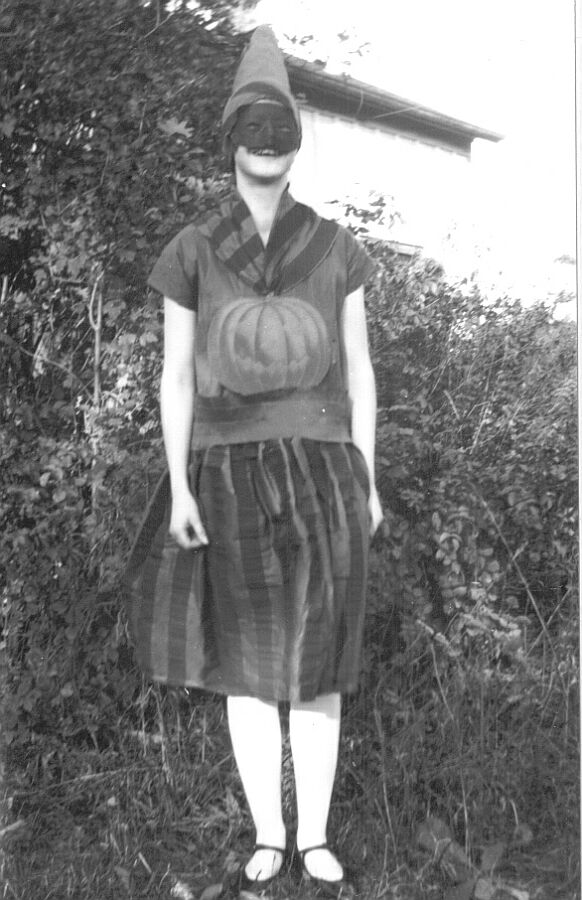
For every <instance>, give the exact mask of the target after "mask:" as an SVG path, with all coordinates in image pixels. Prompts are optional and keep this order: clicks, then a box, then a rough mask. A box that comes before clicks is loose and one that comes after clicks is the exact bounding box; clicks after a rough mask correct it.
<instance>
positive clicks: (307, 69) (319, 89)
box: [286, 56, 503, 145]
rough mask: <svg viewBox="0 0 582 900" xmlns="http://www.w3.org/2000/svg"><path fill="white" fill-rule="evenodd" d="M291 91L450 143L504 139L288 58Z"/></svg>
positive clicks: (425, 107) (387, 93)
mask: <svg viewBox="0 0 582 900" xmlns="http://www.w3.org/2000/svg"><path fill="white" fill-rule="evenodd" d="M286 63H287V68H288V72H289V80H290V82H291V87H292V89H293V90H294V92H296V93H305V94H306V95H307V97H308V99H309V95H310V94H311V95H312V97H313V95H316V96H317V97H318V98H319V100H320V102H321V101H325V100H332V101H333V100H335V102H336V104H337V103H338V102H343V103H344V104H347V105H349V107H350V109H349V112H350V114H351V115H354V114H355V117H356V118H361V119H366V120H368V121H375V122H377V123H384V124H386V125H390V124H393V125H404V126H405V127H406V126H408V127H410V128H411V129H412V130H423V129H426V130H427V131H428V132H440V133H442V134H443V135H448V136H449V137H450V138H451V139H453V140H455V141H457V142H461V143H465V142H466V143H468V144H469V145H470V143H471V142H472V141H473V140H474V139H475V138H480V139H482V140H486V141H494V142H497V141H500V140H502V138H503V135H501V134H498V133H497V132H495V131H490V130H488V129H485V128H481V127H480V126H478V125H473V124H471V123H469V122H464V121H462V120H461V119H456V118H454V117H453V116H447V115H445V114H444V113H441V112H438V111H437V110H434V109H431V108H430V107H428V106H422V105H420V104H418V103H414V102H413V101H412V100H407V99H406V98H404V97H400V96H399V95H397V94H392V93H390V92H389V91H385V90H383V89H382V88H378V87H375V86H374V85H371V84H367V83H366V82H363V81H358V80H357V79H355V78H352V77H351V76H350V75H335V74H333V73H331V72H326V71H325V69H323V68H321V67H320V66H318V65H317V64H315V63H311V62H308V61H307V60H303V59H299V58H298V57H295V56H286Z"/></svg>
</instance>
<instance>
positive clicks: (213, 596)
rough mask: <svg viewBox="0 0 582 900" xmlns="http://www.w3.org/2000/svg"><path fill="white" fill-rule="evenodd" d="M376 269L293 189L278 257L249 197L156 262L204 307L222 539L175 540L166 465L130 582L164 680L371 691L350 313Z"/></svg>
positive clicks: (208, 486)
mask: <svg viewBox="0 0 582 900" xmlns="http://www.w3.org/2000/svg"><path fill="white" fill-rule="evenodd" d="M371 269H372V266H371V263H370V260H369V259H368V257H367V255H366V254H365V252H364V250H363V248H362V247H361V246H360V245H359V243H358V242H357V241H356V239H355V238H354V237H353V235H351V233H350V232H348V231H347V230H345V229H343V228H341V227H340V226H338V225H336V224H335V223H333V222H328V221H327V220H323V219H320V218H319V217H318V216H317V215H316V214H315V213H314V212H313V210H311V209H309V207H304V206H303V205H302V204H297V203H295V201H293V199H292V198H291V197H290V196H289V195H288V194H285V195H284V197H283V199H282V202H281V205H280V208H279V211H278V215H277V218H276V220H275V224H274V226H273V229H272V232H271V238H270V240H269V244H268V246H267V248H266V250H265V248H263V245H262V242H261V241H260V238H259V236H258V234H257V233H256V230H255V228H254V224H253V221H252V217H251V216H250V213H249V211H248V208H247V207H246V205H245V204H244V202H243V201H242V199H241V198H240V197H239V196H238V195H235V196H234V197H233V198H232V199H231V200H230V201H229V202H228V203H227V204H225V205H223V207H222V208H221V210H220V211H219V212H218V213H217V214H215V215H211V216H209V217H207V218H206V219H205V220H203V221H202V222H200V223H197V224H196V225H191V226H188V227H187V228H185V229H183V230H182V231H181V232H180V233H179V234H178V235H177V236H176V237H175V238H174V239H173V240H172V241H171V242H170V244H169V245H168V246H167V247H166V248H165V250H164V251H163V253H162V255H161V256H160V258H159V260H158V262H157V263H156V265H155V267H154V270H153V272H152V275H151V277H150V281H149V283H150V285H151V286H152V287H154V288H155V289H156V290H158V291H160V293H162V294H164V295H165V296H167V297H169V298H171V299H172V300H174V301H175V302H176V303H178V304H180V305H182V306H184V307H186V308H189V309H192V310H195V311H196V338H195V340H196V346H195V365H196V399H195V408H194V428H193V436H192V447H193V456H192V465H191V469H190V477H191V487H192V491H193V493H194V495H195V496H196V498H197V501H198V503H199V507H200V511H201V515H202V517H203V521H204V523H205V528H206V531H207V534H208V537H209V545H208V547H207V548H205V549H204V550H199V551H186V550H183V549H181V548H179V547H178V546H177V545H176V544H175V542H173V540H172V539H171V538H170V537H169V535H168V522H169V513H170V503H171V497H170V491H169V480H168V478H167V476H165V477H164V478H163V479H162V481H161V482H160V485H159V486H158V489H157V491H156V495H155V497H154V499H153V501H152V503H151V505H150V508H149V509H148V511H147V513H146V517H145V519H144V522H143V525H142V527H141V529H140V532H139V534H138V537H137V539H136V542H135V544H134V548H133V551H132V554H131V557H130V563H129V566H128V576H127V579H126V581H127V585H128V587H129V591H128V597H129V618H130V625H131V629H132V632H133V636H134V641H135V645H136V650H137V655H138V660H139V662H140V664H141V666H142V668H143V669H144V671H145V672H146V674H148V675H149V676H150V677H151V678H153V679H154V680H158V681H163V682H168V683H172V684H183V685H191V686H197V687H202V688H206V689H208V690H212V691H218V692H221V693H226V694H235V695H248V696H255V697H260V698H262V699H268V700H291V701H293V700H309V699H313V698H314V697H315V696H317V695H318V694H322V693H330V692H332V691H353V690H355V689H356V687H357V681H358V672H359V659H360V652H361V642H362V630H363V617H364V608H365V583H366V570H367V546H368V535H367V533H368V512H367V496H368V491H369V485H368V476H367V470H366V465H365V462H364V460H363V457H362V455H361V453H360V451H359V450H358V449H357V448H356V447H355V445H354V444H353V443H352V442H351V439H350V407H349V401H348V396H347V391H346V374H345V373H346V365H345V354H344V350H343V347H342V341H341V316H342V310H343V304H344V301H345V298H346V296H347V295H348V294H350V293H351V292H353V291H354V290H356V289H357V288H358V287H359V286H360V285H361V284H362V283H363V282H364V280H365V278H366V277H367V276H368V275H369V274H370V271H371Z"/></svg>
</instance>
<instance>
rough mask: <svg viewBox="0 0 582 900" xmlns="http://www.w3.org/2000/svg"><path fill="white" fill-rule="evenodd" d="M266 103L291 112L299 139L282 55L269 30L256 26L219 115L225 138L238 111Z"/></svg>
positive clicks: (295, 109)
mask: <svg viewBox="0 0 582 900" xmlns="http://www.w3.org/2000/svg"><path fill="white" fill-rule="evenodd" d="M265 99H269V100H277V101H279V103H283V104H284V105H285V106H287V107H288V108H289V109H290V110H291V112H292V113H293V117H294V119H295V122H296V123H297V129H298V131H299V136H301V122H300V120H299V109H298V107H297V104H296V102H295V99H294V97H293V94H292V93H291V87H290V85H289V76H288V75H287V70H286V68H285V60H284V58H283V54H282V53H281V50H280V49H279V45H278V44H277V39H276V37H275V35H274V34H273V32H272V30H271V28H270V27H269V26H268V25H259V27H258V28H256V29H255V30H254V32H253V34H252V36H251V39H250V41H249V43H248V45H247V47H246V49H245V51H244V53H243V55H242V59H241V61H240V63H239V67H238V69H237V72H236V75H235V76H234V84H233V86H232V92H231V95H230V97H229V98H228V100H227V103H226V106H225V108H224V112H223V114H222V128H223V132H224V134H225V135H228V134H230V132H231V130H232V128H233V126H234V123H235V122H236V116H237V113H238V111H239V109H241V108H242V107H243V106H249V105H250V104H251V103H255V102H256V101H257V100H265Z"/></svg>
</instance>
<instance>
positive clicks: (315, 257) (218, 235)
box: [198, 190, 339, 295]
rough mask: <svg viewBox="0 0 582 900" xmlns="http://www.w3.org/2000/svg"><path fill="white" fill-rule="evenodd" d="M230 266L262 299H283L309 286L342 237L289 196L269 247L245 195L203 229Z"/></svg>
mask: <svg viewBox="0 0 582 900" xmlns="http://www.w3.org/2000/svg"><path fill="white" fill-rule="evenodd" d="M198 229H199V231H200V232H201V233H202V234H203V235H205V236H206V237H207V238H208V240H209V241H210V244H211V246H212V248H213V250H214V252H215V253H216V256H217V257H218V258H219V259H220V260H221V262H223V263H224V265H225V266H226V267H227V268H228V269H230V271H231V272H234V273H235V275H237V276H238V277H239V278H240V279H241V281H243V282H245V284H248V285H249V286H250V287H251V288H253V290H254V291H255V292H256V293H257V294H263V295H266V294H281V293H283V292H284V291H288V290H290V289H291V288H293V287H295V285H297V284H299V282H301V281H304V280H305V279H306V278H308V277H309V275H310V274H311V273H312V272H313V271H314V269H316V268H317V266H318V265H319V264H320V263H321V262H322V261H323V259H324V258H325V257H326V256H327V254H328V253H329V251H330V250H331V248H332V246H333V243H334V241H335V239H336V236H337V234H338V231H339V226H338V225H337V223H336V222H331V221H329V220H328V219H322V218H321V217H320V216H318V215H317V213H316V212H314V210H312V209H311V208H310V207H309V206H305V205H304V204H303V203H297V202H296V201H295V200H294V199H293V197H292V196H291V194H290V193H289V191H288V190H286V191H285V192H284V194H283V196H282V197H281V201H280V203H279V208H278V210H277V214H276V216H275V221H274V222H273V227H272V229H271V233H270V235H269V241H268V244H267V246H266V247H265V246H264V245H263V242H262V240H261V238H260V236H259V234H258V232H257V229H256V227H255V223H254V220H253V217H252V215H251V213H250V210H249V208H248V206H247V205H246V203H245V201H244V200H243V199H242V197H241V196H240V194H239V193H238V192H237V191H235V192H234V193H233V195H232V196H231V197H230V198H229V199H228V200H226V201H225V202H223V203H222V204H221V206H220V208H219V209H218V210H217V211H215V212H212V213H210V214H209V215H207V216H206V217H205V218H204V219H203V220H202V221H201V222H200V223H198Z"/></svg>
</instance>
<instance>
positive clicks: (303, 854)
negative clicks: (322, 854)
mask: <svg viewBox="0 0 582 900" xmlns="http://www.w3.org/2000/svg"><path fill="white" fill-rule="evenodd" d="M297 849H298V850H299V848H297ZM312 850H329V852H330V853H331V850H330V849H329V844H328V843H327V842H326V843H325V844H314V846H313V847H305V849H304V850H299V856H300V857H301V859H302V860H304V859H305V857H306V856H307V854H308V853H311V851H312Z"/></svg>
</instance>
